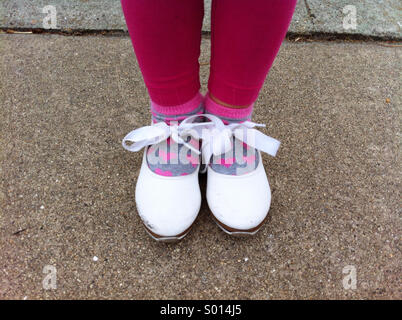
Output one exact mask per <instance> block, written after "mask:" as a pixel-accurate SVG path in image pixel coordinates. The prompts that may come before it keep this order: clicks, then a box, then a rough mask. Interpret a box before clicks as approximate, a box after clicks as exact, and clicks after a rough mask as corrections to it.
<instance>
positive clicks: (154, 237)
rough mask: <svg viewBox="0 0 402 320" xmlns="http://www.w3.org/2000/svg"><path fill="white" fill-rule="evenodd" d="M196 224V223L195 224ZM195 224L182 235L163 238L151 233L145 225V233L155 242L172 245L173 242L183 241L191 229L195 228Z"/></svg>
mask: <svg viewBox="0 0 402 320" xmlns="http://www.w3.org/2000/svg"><path fill="white" fill-rule="evenodd" d="M193 224H194V223H193ZM193 224H192V225H191V226H189V227H188V228H187V229H186V230H185V231H183V232H182V233H180V234H178V235H175V236H169V237H166V236H161V235H159V234H157V233H155V232H153V231H151V230H150V229H149V228H148V227H147V226H146V225H145V224H144V223H143V226H144V228H145V231H146V232H147V233H148V234H149V236H150V237H151V238H152V239H154V240H155V241H158V242H168V243H172V242H178V241H180V240H181V239H183V238H184V237H185V236H186V235H187V234H188V233H189V232H190V229H191V227H192V226H193Z"/></svg>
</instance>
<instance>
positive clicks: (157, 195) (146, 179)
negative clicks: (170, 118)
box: [123, 116, 201, 242]
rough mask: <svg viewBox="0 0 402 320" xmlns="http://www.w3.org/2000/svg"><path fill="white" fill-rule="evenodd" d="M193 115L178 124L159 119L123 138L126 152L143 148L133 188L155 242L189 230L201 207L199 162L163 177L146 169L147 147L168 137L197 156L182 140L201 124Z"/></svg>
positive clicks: (144, 220) (140, 212) (139, 209)
mask: <svg viewBox="0 0 402 320" xmlns="http://www.w3.org/2000/svg"><path fill="white" fill-rule="evenodd" d="M196 118H197V116H191V117H189V118H187V119H185V120H183V121H182V122H181V123H180V125H172V126H169V125H167V124H166V123H165V122H159V123H156V124H153V125H151V126H146V127H142V128H138V129H136V130H133V131H131V132H130V133H129V134H127V135H126V136H125V137H124V139H123V147H124V148H125V149H127V150H129V151H139V150H140V149H141V148H143V147H145V152H144V156H143V160H142V165H141V170H140V174H139V177H138V179H137V185H136V189H135V201H136V204H137V211H138V214H139V216H140V217H141V220H142V222H143V223H144V226H145V229H146V231H147V232H148V234H149V235H150V236H151V237H152V238H154V239H155V240H157V241H166V242H169V241H176V240H180V239H182V238H184V237H185V236H186V235H187V233H188V232H189V231H190V228H191V226H192V224H193V223H194V221H195V219H196V218H197V215H198V212H199V210H200V206H201V192H200V187H199V184H198V172H199V169H200V164H199V163H198V167H197V168H196V170H195V171H194V172H193V173H191V174H188V175H183V176H162V175H159V174H156V173H155V172H153V171H152V170H151V169H150V168H149V166H148V164H147V159H146V152H147V149H148V147H149V146H152V145H155V144H158V143H160V142H163V141H164V140H166V139H168V138H169V137H170V138H171V139H172V140H174V141H175V142H177V143H182V144H185V145H186V147H188V148H189V149H191V150H192V151H194V152H195V153H196V154H198V155H199V154H200V151H199V150H198V149H194V147H193V146H192V145H191V144H189V143H186V142H185V141H184V139H183V138H184V137H185V136H188V135H192V132H193V130H192V129H193V128H194V126H199V125H200V124H198V123H192V121H194V120H195V119H196ZM128 143H131V144H130V145H129V144H128Z"/></svg>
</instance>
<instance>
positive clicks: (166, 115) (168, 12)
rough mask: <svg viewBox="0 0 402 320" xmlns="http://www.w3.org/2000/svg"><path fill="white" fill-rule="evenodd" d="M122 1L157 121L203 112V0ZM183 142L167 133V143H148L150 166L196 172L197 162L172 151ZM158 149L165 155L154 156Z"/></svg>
mask: <svg viewBox="0 0 402 320" xmlns="http://www.w3.org/2000/svg"><path fill="white" fill-rule="evenodd" d="M121 4H122V8H123V11H124V15H125V18H126V22H127V27H128V31H129V33H130V37H131V41H132V43H133V46H134V50H135V53H136V56H137V60H138V63H139V66H140V68H141V71H142V74H143V77H144V81H145V84H146V86H147V88H148V92H149V95H150V97H151V112H152V120H153V122H161V121H165V122H166V123H167V124H170V123H171V122H172V121H175V122H176V123H177V122H180V121H181V120H183V119H185V118H186V117H188V116H190V115H193V114H202V113H203V112H204V108H203V104H202V100H203V97H202V96H201V94H200V93H199V90H200V81H199V63H198V57H199V55H200V44H201V26H202V19H203V14H204V3H203V0H189V1H187V0H186V1H183V0H169V1H167V0H131V1H130V0H121ZM193 143H194V145H195V144H196V142H193ZM183 147H184V145H183V144H179V145H178V144H177V143H175V142H173V141H172V140H171V139H168V140H167V145H166V142H163V143H160V144H158V145H154V146H152V147H151V148H148V149H147V162H148V166H149V168H150V169H151V170H152V171H153V172H155V173H157V174H159V175H164V176H181V175H188V174H191V173H193V172H194V171H195V170H196V169H197V166H196V164H195V163H192V162H190V163H189V162H187V163H184V162H182V161H180V160H179V159H178V157H177V155H176V154H175V153H174V152H171V150H177V151H178V153H180V152H181V149H182V148H183ZM165 149H166V150H165ZM156 155H157V156H158V157H159V158H161V157H163V159H164V161H163V162H156V163H155V161H151V157H155V156H156ZM194 161H195V160H194ZM194 161H193V162H194Z"/></svg>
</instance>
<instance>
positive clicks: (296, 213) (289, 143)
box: [0, 34, 402, 299]
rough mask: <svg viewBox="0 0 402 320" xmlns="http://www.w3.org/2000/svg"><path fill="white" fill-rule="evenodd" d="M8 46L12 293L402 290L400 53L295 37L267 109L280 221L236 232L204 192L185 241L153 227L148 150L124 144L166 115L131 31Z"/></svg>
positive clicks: (3, 281) (334, 294)
mask: <svg viewBox="0 0 402 320" xmlns="http://www.w3.org/2000/svg"><path fill="white" fill-rule="evenodd" d="M0 41H1V44H2V45H1V47H0V68H1V69H0V71H1V75H2V76H1V86H0V101H1V108H0V146H1V149H0V178H1V180H0V183H1V184H0V187H1V189H0V204H1V207H0V244H1V250H0V298H2V299H5V298H8V299H9V298H17V299H42V298H137V299H146V298H152V299H168V298H177V299H182V298H206V299H209V298H216V299H221V298H226V299H231V298H242V299H275V298H305V299H311V298H331V299H334V298H341V299H360V298H376V299H385V298H392V299H401V298H402V296H401V291H400V290H401V284H402V283H401V258H402V257H401V251H400V235H401V221H400V214H401V207H400V199H401V193H400V191H401V159H400V143H401V140H400V124H401V122H400V121H401V101H400V98H401V91H400V78H399V76H400V74H399V70H400V67H401V50H400V48H397V47H386V46H383V45H382V44H381V43H378V44H377V43H374V42H371V43H335V42H330V43H322V42H307V43H299V42H296V43H294V42H293V43H292V42H285V43H284V45H283V46H282V48H281V51H280V53H279V56H278V58H277V60H276V61H275V63H274V65H273V68H272V70H271V72H270V74H269V76H268V78H267V81H266V83H265V85H264V87H263V90H262V92H261V95H260V98H259V100H258V102H257V104H256V109H255V114H254V121H256V122H259V123H266V124H267V127H266V128H265V129H263V131H264V132H265V133H266V134H269V135H271V136H273V137H275V138H277V139H279V140H280V141H281V142H282V145H281V148H280V150H279V153H278V155H277V157H275V158H272V157H269V156H264V164H265V167H266V168H267V172H268V176H269V179H270V183H271V186H272V190H273V202H272V207H271V210H270V214H269V219H268V221H267V223H266V224H265V225H264V227H263V228H262V230H261V231H260V232H259V233H258V234H257V235H256V236H254V237H252V238H247V239H240V238H231V237H229V236H227V235H225V234H224V233H223V232H222V231H221V230H220V229H219V228H218V227H217V226H216V225H215V224H214V222H213V220H212V218H211V216H210V213H209V211H208V209H207V207H206V205H205V202H204V205H203V206H202V209H201V212H200V215H199V218H198V219H197V221H196V223H195V225H194V228H193V229H192V231H191V233H190V234H189V235H188V236H187V237H186V238H185V239H184V240H183V241H182V242H180V243H178V244H170V245H169V244H159V243H156V242H154V241H153V240H152V239H151V238H149V236H148V235H147V234H146V233H145V231H144V229H143V227H142V224H141V222H140V219H139V217H138V215H137V213H136V208H135V204H134V184H135V182H136V177H137V175H138V171H139V168H140V162H141V158H142V154H141V152H139V153H130V152H127V151H125V150H124V149H123V148H122V147H121V139H122V138H123V137H124V135H125V134H126V133H127V132H129V131H130V130H132V129H133V128H134V127H138V126H143V125H147V124H148V123H149V119H150V114H149V111H148V97H147V93H146V89H145V87H144V84H143V81H142V77H141V74H140V71H139V69H138V66H137V64H136V60H135V58H134V53H133V51H132V47H131V43H130V39H129V38H128V37H98V36H92V37H64V36H58V35H5V34H3V35H0ZM208 55H209V40H207V39H204V40H203V43H202V56H201V59H200V60H201V62H207V61H208ZM207 76H208V65H207V64H202V67H201V77H202V84H203V87H204V90H205V86H206V83H207ZM201 181H202V185H203V192H205V177H204V176H203V177H202V178H201ZM46 266H54V267H55V268H56V271H57V273H56V276H57V288H56V289H49V290H45V289H44V287H43V280H44V278H45V276H46V274H44V273H43V271H44V268H46ZM353 268H355V270H356V281H357V282H356V288H355V289H353V288H349V289H348V286H346V287H344V279H346V280H347V279H348V278H345V277H347V276H348V275H349V274H350V272H351V271H350V270H353ZM46 270H49V269H45V272H46ZM47 272H48V271H47ZM349 284H350V283H349ZM346 285H347V283H346ZM45 288H46V287H45Z"/></svg>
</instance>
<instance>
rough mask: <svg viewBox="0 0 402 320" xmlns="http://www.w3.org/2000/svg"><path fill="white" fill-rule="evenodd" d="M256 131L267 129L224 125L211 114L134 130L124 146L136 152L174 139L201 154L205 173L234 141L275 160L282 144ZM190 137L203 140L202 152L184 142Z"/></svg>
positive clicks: (253, 124)
mask: <svg viewBox="0 0 402 320" xmlns="http://www.w3.org/2000/svg"><path fill="white" fill-rule="evenodd" d="M199 117H204V118H207V119H208V120H210V121H209V122H194V121H195V119H197V118H199ZM255 127H265V125H264V124H258V123H254V122H251V121H245V122H242V123H231V124H228V125H225V124H224V123H223V122H222V120H221V119H220V118H218V117H217V116H214V115H212V114H202V115H193V116H190V117H187V118H186V119H184V120H183V121H182V122H181V123H180V124H179V125H177V124H176V125H175V124H173V125H170V126H169V125H167V124H166V123H165V122H158V123H155V124H153V125H151V126H145V127H141V128H138V129H135V130H133V131H131V132H129V133H128V134H127V135H126V136H125V137H124V139H123V141H122V144H123V147H124V148H125V149H126V150H128V151H132V152H136V151H139V150H141V149H142V148H144V147H146V146H150V145H154V144H158V143H160V142H162V141H164V140H166V139H168V138H169V137H171V139H172V140H173V141H174V142H176V143H180V144H184V145H185V146H186V147H187V148H189V149H190V150H192V151H193V152H195V153H196V154H198V155H199V154H201V153H202V159H203V163H204V164H205V167H204V170H203V171H205V170H206V168H207V166H208V164H209V162H210V161H211V158H212V155H214V156H220V155H222V154H225V153H226V152H228V151H230V149H231V148H232V147H233V146H232V140H233V137H235V138H236V139H238V140H240V141H242V142H244V143H246V144H247V145H248V146H250V147H252V148H255V149H257V150H260V151H263V152H265V153H267V154H269V155H271V156H273V157H275V155H276V152H277V151H278V148H279V146H280V142H279V141H278V140H276V139H274V138H272V137H269V136H267V135H265V134H263V133H262V132H260V131H258V130H257V129H254V128H255ZM188 136H191V137H193V138H195V139H197V140H200V139H201V141H202V147H201V151H200V150H198V149H196V148H194V147H193V146H192V145H191V144H190V143H187V142H186V141H185V140H184V139H185V138H186V137H188Z"/></svg>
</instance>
